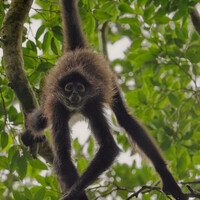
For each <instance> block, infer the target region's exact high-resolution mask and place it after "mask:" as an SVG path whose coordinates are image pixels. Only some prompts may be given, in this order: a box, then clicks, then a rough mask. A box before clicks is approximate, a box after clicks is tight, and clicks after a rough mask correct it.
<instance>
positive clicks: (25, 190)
mask: <svg viewBox="0 0 200 200" xmlns="http://www.w3.org/2000/svg"><path fill="white" fill-rule="evenodd" d="M24 194H25V196H26V197H27V198H28V199H32V194H31V191H30V190H29V189H28V188H27V187H25V188H24Z"/></svg>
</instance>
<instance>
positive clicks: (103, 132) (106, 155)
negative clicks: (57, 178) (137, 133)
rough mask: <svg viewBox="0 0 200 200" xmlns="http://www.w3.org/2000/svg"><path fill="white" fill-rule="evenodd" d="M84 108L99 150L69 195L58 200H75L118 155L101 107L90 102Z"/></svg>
mask: <svg viewBox="0 0 200 200" xmlns="http://www.w3.org/2000/svg"><path fill="white" fill-rule="evenodd" d="M86 107H87V109H85V112H84V114H85V116H86V117H88V119H89V120H90V125H91V129H92V131H93V133H94V136H95V138H96V139H97V141H98V143H99V145H100V148H99V151H98V152H97V154H96V155H95V157H94V159H93V160H92V162H91V163H90V164H89V166H88V167H87V169H86V171H85V172H84V173H83V175H82V176H81V177H80V179H79V180H78V181H77V182H76V183H75V184H74V185H73V186H72V189H71V191H70V193H69V194H68V195H65V196H63V197H62V198H61V199H60V200H76V199H77V198H78V196H79V192H81V191H83V190H84V189H85V188H86V187H88V186H89V185H90V184H92V183H93V182H94V181H95V180H96V179H97V178H98V176H99V175H100V174H102V172H104V171H105V170H106V169H107V168H108V167H110V165H111V164H112V163H113V161H114V159H115V157H116V156H117V155H118V153H119V148H118V147H117V145H116V144H115V141H114V139H113V137H112V135H111V133H110V130H109V126H108V124H107V122H106V119H105V117H104V115H103V111H102V109H101V106H100V105H98V104H95V103H94V102H90V103H89V104H88V106H86Z"/></svg>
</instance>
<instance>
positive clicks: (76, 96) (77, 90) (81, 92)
mask: <svg viewBox="0 0 200 200" xmlns="http://www.w3.org/2000/svg"><path fill="white" fill-rule="evenodd" d="M59 86H60V89H61V92H60V93H58V98H59V96H60V100H61V102H62V103H63V104H64V105H65V106H66V107H67V108H68V109H69V110H71V111H75V110H80V109H82V107H83V106H84V104H85V103H86V102H87V101H88V99H90V98H92V97H94V96H95V94H96V93H95V91H94V89H93V87H92V86H91V84H90V83H89V82H88V81H86V79H85V78H84V77H83V76H82V75H80V74H79V73H76V72H74V73H71V74H68V75H66V76H64V77H62V79H61V80H60V81H59ZM59 94H61V95H59Z"/></svg>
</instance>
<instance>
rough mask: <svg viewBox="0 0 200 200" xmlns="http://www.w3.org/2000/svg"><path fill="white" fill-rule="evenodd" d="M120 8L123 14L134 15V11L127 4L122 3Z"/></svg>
mask: <svg viewBox="0 0 200 200" xmlns="http://www.w3.org/2000/svg"><path fill="white" fill-rule="evenodd" d="M118 8H119V10H120V11H121V12H122V13H131V14H134V10H133V9H132V8H131V7H130V6H129V5H128V4H127V3H120V4H119V6H118Z"/></svg>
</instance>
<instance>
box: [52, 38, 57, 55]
mask: <svg viewBox="0 0 200 200" xmlns="http://www.w3.org/2000/svg"><path fill="white" fill-rule="evenodd" d="M51 50H52V51H53V53H55V54H56V55H58V49H57V46H56V43H55V39H54V37H52V38H51Z"/></svg>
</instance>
